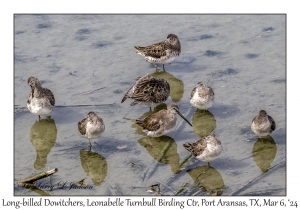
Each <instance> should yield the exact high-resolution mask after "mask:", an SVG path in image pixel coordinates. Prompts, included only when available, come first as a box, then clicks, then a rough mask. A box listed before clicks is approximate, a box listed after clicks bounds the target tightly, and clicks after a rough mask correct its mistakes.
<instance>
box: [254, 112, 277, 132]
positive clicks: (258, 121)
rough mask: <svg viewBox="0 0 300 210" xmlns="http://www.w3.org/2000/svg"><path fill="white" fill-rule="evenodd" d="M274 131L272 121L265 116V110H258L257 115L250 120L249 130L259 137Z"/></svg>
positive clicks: (274, 125) (273, 122)
mask: <svg viewBox="0 0 300 210" xmlns="http://www.w3.org/2000/svg"><path fill="white" fill-rule="evenodd" d="M275 129H276V124H275V121H274V119H273V118H272V117H271V116H269V115H267V112H266V111H265V110H260V111H259V113H258V115H257V116H256V117H254V119H253V120H252V124H251V130H252V131H253V132H254V133H256V134H257V135H258V136H260V137H261V136H267V135H269V134H270V133H272V132H273V131H274V130H275Z"/></svg>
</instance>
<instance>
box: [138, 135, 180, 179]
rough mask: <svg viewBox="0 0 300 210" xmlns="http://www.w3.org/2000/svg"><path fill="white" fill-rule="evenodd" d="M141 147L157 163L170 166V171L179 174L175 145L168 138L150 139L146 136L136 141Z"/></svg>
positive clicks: (178, 159)
mask: <svg viewBox="0 0 300 210" xmlns="http://www.w3.org/2000/svg"><path fill="white" fill-rule="evenodd" d="M138 142H139V143H140V145H141V146H143V147H145V149H146V150H147V152H148V153H149V154H150V155H151V156H152V157H153V158H154V159H155V160H156V161H158V162H160V163H163V164H170V166H171V171H172V172H173V173H174V174H177V173H179V172H180V166H179V161H180V157H179V155H178V153H177V144H176V142H175V141H174V139H173V138H171V137H169V136H161V137H156V138H152V137H149V136H146V137H144V138H141V139H139V140H138Z"/></svg>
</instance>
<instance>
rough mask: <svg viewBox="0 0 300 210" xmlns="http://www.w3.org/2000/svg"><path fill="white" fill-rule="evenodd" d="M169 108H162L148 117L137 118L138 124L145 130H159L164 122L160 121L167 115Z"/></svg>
mask: <svg viewBox="0 0 300 210" xmlns="http://www.w3.org/2000/svg"><path fill="white" fill-rule="evenodd" d="M166 113H167V110H160V111H159V112H156V113H154V114H152V115H150V116H148V117H146V118H143V119H137V120H136V124H138V125H139V126H141V127H142V128H143V129H144V130H148V131H157V130H158V129H159V128H160V126H162V124H161V123H160V120H161V116H165V115H166Z"/></svg>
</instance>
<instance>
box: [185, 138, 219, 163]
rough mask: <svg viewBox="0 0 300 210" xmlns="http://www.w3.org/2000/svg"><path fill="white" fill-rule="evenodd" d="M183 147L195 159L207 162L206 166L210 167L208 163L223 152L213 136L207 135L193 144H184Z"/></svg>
mask: <svg viewBox="0 0 300 210" xmlns="http://www.w3.org/2000/svg"><path fill="white" fill-rule="evenodd" d="M183 146H184V148H185V149H186V150H188V151H189V152H191V154H192V155H193V156H195V157H196V158H197V159H199V160H201V161H203V162H208V165H210V164H209V162H211V161H213V160H215V159H216V158H217V157H218V156H219V155H220V154H221V152H222V150H223V148H222V144H221V142H220V141H219V140H218V139H217V138H216V136H215V134H209V135H208V136H206V137H204V138H201V139H199V140H198V141H196V142H195V143H192V144H191V143H185V144H183Z"/></svg>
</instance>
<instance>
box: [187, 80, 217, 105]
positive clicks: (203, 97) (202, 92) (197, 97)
mask: <svg viewBox="0 0 300 210" xmlns="http://www.w3.org/2000/svg"><path fill="white" fill-rule="evenodd" d="M214 102H215V94H214V91H213V89H212V88H211V87H209V86H208V85H205V84H203V82H198V84H197V86H196V87H194V89H193V90H192V92H191V100H190V103H191V104H192V106H194V107H196V108H198V109H208V108H209V107H211V106H212V105H213V103H214Z"/></svg>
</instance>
